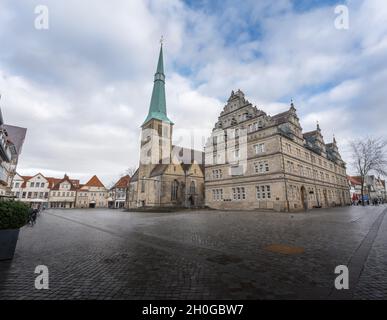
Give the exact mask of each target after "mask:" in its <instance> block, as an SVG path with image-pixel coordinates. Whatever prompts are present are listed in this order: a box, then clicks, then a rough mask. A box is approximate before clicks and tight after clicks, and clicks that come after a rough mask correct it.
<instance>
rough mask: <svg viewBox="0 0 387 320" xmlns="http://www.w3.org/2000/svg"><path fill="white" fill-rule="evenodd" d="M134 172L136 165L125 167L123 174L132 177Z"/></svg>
mask: <svg viewBox="0 0 387 320" xmlns="http://www.w3.org/2000/svg"><path fill="white" fill-rule="evenodd" d="M135 172H136V167H129V168H128V169H126V171H125V173H124V175H129V177H132V176H133V175H134V174H135Z"/></svg>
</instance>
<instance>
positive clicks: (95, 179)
mask: <svg viewBox="0 0 387 320" xmlns="http://www.w3.org/2000/svg"><path fill="white" fill-rule="evenodd" d="M85 186H87V187H100V188H105V186H104V185H103V183H102V182H101V180H99V179H98V177H97V176H93V177H92V178H91V179H90V180H89V181H88V182H87V183H86V184H85Z"/></svg>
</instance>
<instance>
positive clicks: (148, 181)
mask: <svg viewBox="0 0 387 320" xmlns="http://www.w3.org/2000/svg"><path fill="white" fill-rule="evenodd" d="M173 125H174V124H173V122H172V121H171V120H170V119H169V118H168V116H167V110H166V98H165V74H164V62H163V47H162V46H161V48H160V54H159V59H158V64H157V70H156V73H155V76H154V85H153V91H152V98H151V103H150V107H149V112H148V116H147V117H146V119H145V121H144V123H143V124H142V126H141V147H140V163H139V167H138V169H137V171H136V173H135V174H134V175H133V177H132V178H131V181H130V184H129V190H128V199H127V207H129V208H138V207H201V206H203V205H204V167H203V160H204V154H203V152H201V151H196V150H193V149H187V148H182V147H179V146H174V145H172V132H173Z"/></svg>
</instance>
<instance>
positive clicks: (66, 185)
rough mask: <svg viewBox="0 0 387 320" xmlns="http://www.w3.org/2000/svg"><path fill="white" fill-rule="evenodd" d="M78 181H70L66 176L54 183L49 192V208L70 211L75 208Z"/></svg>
mask: <svg viewBox="0 0 387 320" xmlns="http://www.w3.org/2000/svg"><path fill="white" fill-rule="evenodd" d="M78 189H79V180H74V179H70V178H69V177H68V176H67V175H66V174H65V176H64V177H63V179H61V180H59V181H57V182H56V183H54V186H53V187H52V188H51V189H50V192H49V207H50V208H62V209H66V208H67V209H71V208H75V206H76V200H77V192H78Z"/></svg>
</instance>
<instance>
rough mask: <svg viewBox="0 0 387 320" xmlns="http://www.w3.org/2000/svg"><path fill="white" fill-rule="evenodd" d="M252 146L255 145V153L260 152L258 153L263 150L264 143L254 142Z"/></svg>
mask: <svg viewBox="0 0 387 320" xmlns="http://www.w3.org/2000/svg"><path fill="white" fill-rule="evenodd" d="M254 147H255V154H260V153H264V152H265V144H264V143H259V144H256V145H255V146H254Z"/></svg>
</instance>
